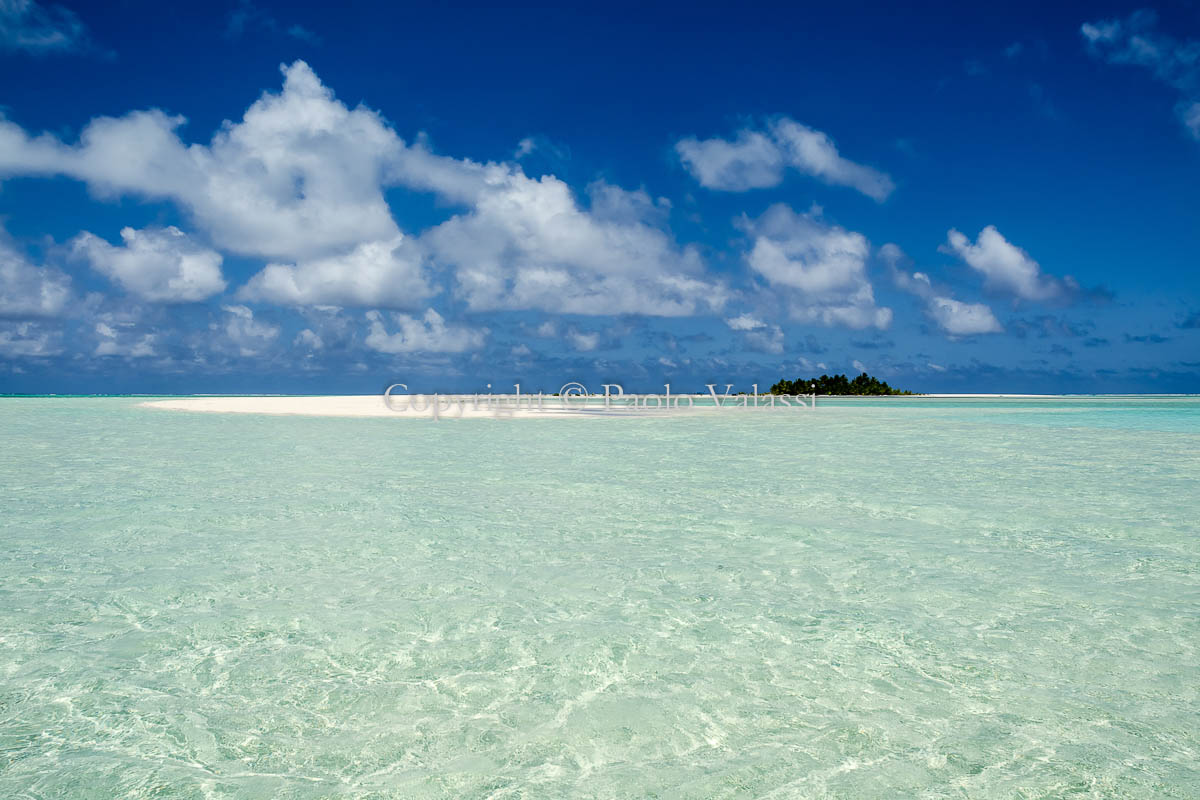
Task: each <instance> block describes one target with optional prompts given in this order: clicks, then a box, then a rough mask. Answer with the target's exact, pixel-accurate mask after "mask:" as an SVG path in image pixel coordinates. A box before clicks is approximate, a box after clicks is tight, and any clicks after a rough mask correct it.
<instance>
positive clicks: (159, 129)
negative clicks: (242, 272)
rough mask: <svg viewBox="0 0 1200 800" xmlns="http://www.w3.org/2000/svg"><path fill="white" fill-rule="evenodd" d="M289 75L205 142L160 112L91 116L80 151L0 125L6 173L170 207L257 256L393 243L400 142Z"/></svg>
mask: <svg viewBox="0 0 1200 800" xmlns="http://www.w3.org/2000/svg"><path fill="white" fill-rule="evenodd" d="M283 73H284V85H283V91H282V93H280V94H271V93H266V94H264V95H263V96H262V97H261V98H259V100H258V101H256V102H255V103H254V104H253V105H251V106H250V108H249V109H248V110H247V111H246V113H245V115H244V117H243V119H242V121H241V122H237V123H227V124H226V125H225V126H223V127H222V128H221V130H220V131H219V132H218V133H217V134H216V135H215V136H213V138H212V141H211V143H210V144H209V145H208V146H205V145H200V144H194V145H187V144H185V143H184V142H183V141H181V140H180V138H179V136H178V134H177V133H176V129H177V128H178V127H179V126H180V125H182V124H183V122H184V120H183V118H182V117H177V116H176V117H172V116H168V115H167V114H164V113H163V112H161V111H157V110H154V111H135V112H131V113H129V114H126V115H125V116H123V117H118V118H110V117H99V118H97V119H94V120H93V121H92V122H91V123H89V124H88V126H87V127H86V128H84V130H83V133H82V134H81V136H80V138H79V142H78V144H75V145H67V144H64V143H62V142H60V141H59V140H58V139H56V138H54V137H52V136H50V135H49V134H44V135H42V136H39V137H36V138H33V137H30V136H28V135H27V134H26V133H25V132H24V131H23V130H21V129H20V128H19V127H18V126H16V125H14V124H12V123H10V122H0V173H7V174H61V175H67V176H70V177H73V178H77V179H79V180H83V181H86V182H87V183H88V185H89V186H91V187H92V189H93V190H94V191H96V192H98V193H100V194H113V195H115V194H138V195H143V196H147V197H154V198H163V199H169V200H173V201H175V202H177V203H179V204H180V205H181V206H183V207H184V208H186V209H187V210H188V211H189V212H190V213H191V214H192V215H193V216H194V217H195V219H196V221H197V223H198V224H199V225H200V226H201V227H202V228H204V230H205V231H206V232H207V233H208V234H209V236H210V237H211V239H212V241H213V242H214V243H215V244H216V245H217V246H219V247H221V248H222V249H225V250H230V251H233V252H236V253H241V254H245V255H251V256H261V257H265V258H272V259H283V260H289V261H298V260H301V259H311V258H315V257H321V256H325V255H329V254H332V253H336V252H339V251H345V250H348V249H350V248H353V247H355V246H357V245H358V244H360V243H362V242H368V241H387V240H390V239H392V238H394V237H395V236H396V235H397V234H398V233H399V230H398V229H397V227H396V224H395V222H394V221H393V220H392V217H391V214H390V212H389V210H388V206H387V203H386V201H385V200H384V197H383V191H382V187H381V175H382V172H383V169H384V167H385V165H386V164H387V163H389V162H390V161H391V160H393V159H394V158H395V157H396V154H397V153H398V152H399V150H401V149H402V148H403V142H401V141H400V139H399V137H397V136H396V134H395V133H394V132H393V131H392V130H391V129H390V128H388V127H387V126H386V125H385V124H384V123H383V121H382V120H381V119H380V118H379V116H378V115H377V114H376V113H375V112H373V111H370V110H368V109H365V108H361V107H360V108H356V109H354V110H349V109H347V108H346V107H345V106H344V105H343V104H341V103H340V102H337V101H336V100H334V99H333V94H332V92H330V91H329V89H327V88H326V87H325V86H323V85H322V84H321V82H320V80H318V78H317V76H316V75H315V74H313V71H312V70H311V69H309V67H308V65H307V64H305V63H304V62H302V61H297V62H295V63H294V64H292V65H291V66H288V67H284V68H283Z"/></svg>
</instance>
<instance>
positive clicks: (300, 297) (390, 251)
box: [238, 235, 434, 308]
mask: <svg viewBox="0 0 1200 800" xmlns="http://www.w3.org/2000/svg"><path fill="white" fill-rule="evenodd" d="M423 261H424V258H423V256H422V254H421V252H420V249H419V248H418V246H417V245H416V244H415V243H414V242H413V240H412V239H411V238H410V237H406V236H403V235H397V236H396V237H395V238H393V239H390V240H388V241H382V242H363V243H362V244H360V245H358V246H357V247H355V248H354V249H353V250H351V251H350V252H348V253H344V254H339V255H335V256H328V257H326V258H316V259H312V260H308V261H302V262H300V263H299V264H268V265H267V266H266V267H265V268H264V269H263V270H262V271H261V272H259V273H258V274H257V275H255V276H254V277H253V278H251V279H250V281H249V283H247V284H246V285H245V286H243V287H242V288H241V290H240V291H239V292H238V296H239V297H241V298H242V299H245V300H262V301H267V302H272V303H278V304H281V305H292V306H303V305H321V304H332V305H339V306H372V305H374V306H384V307H387V308H415V307H416V306H417V305H418V304H419V303H420V302H421V301H422V300H424V299H425V298H427V297H429V296H431V295H432V294H434V289H433V288H432V287H431V286H430V285H429V283H428V282H427V280H426V276H425V272H424V266H423Z"/></svg>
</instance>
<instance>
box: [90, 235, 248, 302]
mask: <svg viewBox="0 0 1200 800" xmlns="http://www.w3.org/2000/svg"><path fill="white" fill-rule="evenodd" d="M121 240H122V241H123V242H124V244H123V245H122V246H120V247H114V246H113V245H111V244H109V243H108V242H106V241H104V240H103V239H101V238H100V237H98V236H95V235H94V234H91V233H89V232H87V231H84V232H83V233H81V234H80V235H79V236H77V237H75V239H74V240H73V241H72V243H71V249H72V251H73V252H74V254H75V255H77V256H78V257H80V258H83V259H84V260H86V261H87V262H88V264H90V265H91V267H92V269H94V270H96V271H97V272H99V273H101V274H102V275H105V276H107V277H108V278H109V279H111V280H113V281H115V282H116V283H118V284H120V285H121V286H122V288H124V289H125V291H127V292H130V293H131V294H135V295H137V296H138V297H142V298H144V299H146V300H150V301H152V302H156V303H194V302H198V301H200V300H205V299H207V298H209V297H212V296H213V295H214V294H219V293H221V292H223V291H224V290H225V279H224V278H223V277H222V276H221V261H222V259H221V254H220V253H218V252H216V251H215V250H210V249H208V248H206V247H201V246H200V245H198V244H196V243H195V242H194V241H192V239H191V238H190V237H189V236H188V235H187V234H185V233H184V232H183V231H181V230H179V229H178V228H176V227H174V226H170V227H166V228H145V229H143V230H140V231H139V230H134V229H133V228H122V229H121Z"/></svg>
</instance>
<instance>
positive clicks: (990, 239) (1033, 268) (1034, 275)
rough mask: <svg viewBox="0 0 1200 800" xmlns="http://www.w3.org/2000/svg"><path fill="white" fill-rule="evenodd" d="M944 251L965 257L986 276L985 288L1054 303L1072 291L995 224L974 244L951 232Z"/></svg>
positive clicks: (956, 232) (968, 264)
mask: <svg viewBox="0 0 1200 800" xmlns="http://www.w3.org/2000/svg"><path fill="white" fill-rule="evenodd" d="M940 249H941V251H942V252H944V253H948V254H951V255H956V256H958V257H959V258H961V259H962V260H963V261H964V262H966V264H967V266H968V267H970V268H971V269H973V270H975V271H976V272H978V273H979V274H981V275H983V278H984V285H986V286H987V287H988V288H989V289H993V290H995V291H999V292H1006V293H1009V294H1013V295H1015V296H1017V297H1020V298H1023V299H1025V300H1050V299H1053V298H1056V297H1060V296H1062V295H1064V294H1065V293H1066V289H1067V288H1068V287H1067V286H1066V285H1064V283H1063V282H1062V281H1059V280H1058V279H1056V278H1053V277H1050V276H1048V275H1043V274H1042V269H1041V267H1040V266H1039V265H1038V263H1037V262H1036V261H1034V260H1033V259H1032V258H1030V256H1029V254H1028V253H1026V252H1025V251H1024V250H1022V249H1021V248H1019V247H1017V246H1016V245H1013V244H1012V243H1010V242H1009V241H1008V240H1007V239H1005V238H1004V236H1003V235H1002V234H1001V233H1000V231H998V230H996V228H995V226H994V225H988V226H987V227H986V228H984V229H983V230H982V231H981V232H980V233H979V236H978V237H977V238H976V240H975V242H974V243H972V242H971V240H970V239H968V238H967V237H966V236H965V235H963V234H962V233H959V232H958V231H957V230H954V229H951V230H950V232H949V233H948V234H947V237H946V244H944V245H942V246H941V248H940Z"/></svg>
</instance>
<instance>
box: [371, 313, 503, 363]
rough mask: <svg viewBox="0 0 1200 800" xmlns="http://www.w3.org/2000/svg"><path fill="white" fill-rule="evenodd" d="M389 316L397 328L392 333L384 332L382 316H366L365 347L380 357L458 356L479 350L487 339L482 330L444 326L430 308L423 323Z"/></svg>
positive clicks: (410, 318) (402, 315)
mask: <svg viewBox="0 0 1200 800" xmlns="http://www.w3.org/2000/svg"><path fill="white" fill-rule="evenodd" d="M390 316H391V319H392V321H393V322H395V323H396V324H397V325H398V326H399V328H400V329H399V330H398V331H397V332H396V333H388V332H387V328H386V326H385V325H384V316H383V314H381V313H380V312H378V311H368V312H367V322H368V331H367V338H366V344H367V347H369V348H371V349H372V350H376V351H378V352H380V353H462V352H465V351H467V350H477V349H479V348H480V347H482V346H483V342H484V340H485V339H486V338H487V331H486V330H476V329H474V328H468V327H466V326H462V325H447V324H446V321H445V320H444V319H443V318H442V315H441V314H439V313H437V312H436V311H434V310H433V309H432V308H431V309H429V310H428V311H426V312H425V316H424V318H423V319H416V318H414V317H411V316H409V315H407V314H391V315H390Z"/></svg>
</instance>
